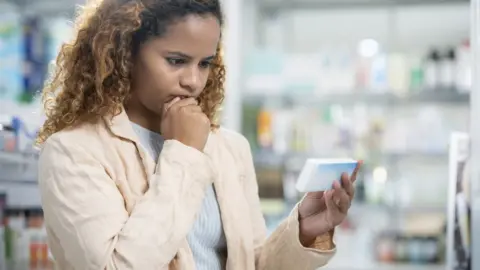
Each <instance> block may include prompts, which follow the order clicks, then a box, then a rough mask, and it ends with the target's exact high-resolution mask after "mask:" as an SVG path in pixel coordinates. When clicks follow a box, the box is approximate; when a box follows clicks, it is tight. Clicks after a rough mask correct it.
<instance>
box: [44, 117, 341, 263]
mask: <svg viewBox="0 0 480 270" xmlns="http://www.w3.org/2000/svg"><path fill="white" fill-rule="evenodd" d="M204 152H205V153H201V152H199V151H197V150H195V149H193V148H190V147H188V146H185V145H183V144H182V143H180V142H178V141H173V140H170V141H166V142H165V145H164V148H163V151H162V153H161V155H160V157H159V159H158V161H157V162H155V161H154V160H153V159H152V158H151V157H150V156H149V155H148V154H147V153H146V152H145V151H144V150H143V149H142V147H140V145H139V143H138V141H137V138H136V135H135V134H134V131H133V129H132V127H131V124H130V121H129V119H128V117H127V115H126V114H125V113H124V112H123V113H121V114H120V115H118V116H116V117H114V118H111V117H108V118H107V117H106V118H104V119H103V120H102V121H99V122H98V123H96V124H92V123H88V124H83V125H81V126H78V127H76V128H73V129H69V130H64V131H61V132H58V133H56V134H54V135H53V136H51V137H50V138H49V139H48V140H47V141H46V142H45V144H44V145H43V147H42V153H41V156H40V163H39V167H40V169H39V183H40V190H41V195H42V204H43V209H44V213H45V221H46V224H47V231H48V240H49V245H50V248H51V250H52V253H53V255H54V257H55V261H56V266H57V268H58V269H61V270H70V269H75V270H101V269H108V270H113V269H122V270H126V269H134V270H149V269H152V270H153V269H162V270H163V269H182V270H194V269H195V263H194V260H193V256H192V253H191V250H190V248H189V245H188V243H187V241H186V235H187V234H188V232H189V230H190V228H191V227H192V225H193V222H194V220H195V216H196V213H197V212H198V211H199V209H200V206H201V202H202V200H203V197H204V192H205V189H206V186H207V185H209V184H211V183H212V182H213V183H214V185H215V189H216V192H217V198H218V203H219V205H220V211H221V216H222V221H223V227H224V231H225V235H226V239H227V247H228V259H227V269H228V270H255V269H262V270H282V269H283V270H301V269H308V270H313V269H316V268H317V267H320V266H323V265H325V264H326V263H327V262H328V261H329V259H330V258H331V257H332V256H333V254H334V253H335V249H334V245H333V242H332V235H333V233H329V234H327V235H325V236H322V237H319V238H318V239H317V241H316V243H315V244H314V246H313V247H311V248H304V247H302V246H301V244H300V242H299V239H298V238H299V237H298V233H299V223H298V213H297V210H296V208H295V210H294V211H293V212H292V213H291V215H290V217H288V218H287V219H286V220H285V221H284V222H283V223H282V224H281V225H280V226H279V227H278V229H277V230H276V231H275V232H274V233H273V234H272V235H271V236H270V237H269V238H268V239H267V238H266V228H265V222H264V219H263V216H262V213H261V210H260V201H259V197H258V186H257V183H256V178H255V172H254V167H253V162H252V156H251V152H250V147H249V144H248V142H247V140H246V139H245V138H244V137H243V136H241V135H239V134H236V133H233V132H230V131H226V130H223V129H220V130H218V131H215V132H212V133H211V135H210V138H209V139H208V142H207V145H206V148H205V151H204Z"/></svg>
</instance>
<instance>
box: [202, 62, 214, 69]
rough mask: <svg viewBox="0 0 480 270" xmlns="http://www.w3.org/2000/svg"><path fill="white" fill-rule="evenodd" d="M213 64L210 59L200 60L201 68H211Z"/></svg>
mask: <svg viewBox="0 0 480 270" xmlns="http://www.w3.org/2000/svg"><path fill="white" fill-rule="evenodd" d="M211 65H212V62H210V61H202V62H200V67H201V68H209V67H210V66H211Z"/></svg>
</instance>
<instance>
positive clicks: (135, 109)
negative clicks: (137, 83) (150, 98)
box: [125, 99, 161, 134]
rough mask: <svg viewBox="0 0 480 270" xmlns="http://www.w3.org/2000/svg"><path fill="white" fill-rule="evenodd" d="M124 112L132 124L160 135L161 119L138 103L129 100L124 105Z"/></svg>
mask: <svg viewBox="0 0 480 270" xmlns="http://www.w3.org/2000/svg"><path fill="white" fill-rule="evenodd" d="M125 111H126V113H127V115H128V118H129V119H130V121H132V122H133V123H135V124H137V125H139V126H141V127H143V128H146V129H148V130H150V131H153V132H156V133H159V134H160V125H161V117H160V116H158V115H156V114H155V113H153V112H152V111H150V110H148V109H147V108H146V107H145V106H143V105H142V104H141V103H140V102H137V101H135V100H133V99H132V100H130V101H129V102H128V104H127V105H125Z"/></svg>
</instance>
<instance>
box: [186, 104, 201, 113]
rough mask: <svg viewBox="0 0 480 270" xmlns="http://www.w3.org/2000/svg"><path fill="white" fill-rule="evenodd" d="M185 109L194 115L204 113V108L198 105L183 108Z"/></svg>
mask: <svg viewBox="0 0 480 270" xmlns="http://www.w3.org/2000/svg"><path fill="white" fill-rule="evenodd" d="M183 108H185V109H186V110H187V111H189V112H192V113H203V112H202V108H200V106H198V105H194V104H190V105H186V106H183Z"/></svg>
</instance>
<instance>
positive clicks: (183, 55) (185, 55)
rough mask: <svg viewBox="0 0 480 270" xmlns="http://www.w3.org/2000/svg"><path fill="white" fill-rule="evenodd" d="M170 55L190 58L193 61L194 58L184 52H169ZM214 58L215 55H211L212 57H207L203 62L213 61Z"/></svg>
mask: <svg viewBox="0 0 480 270" xmlns="http://www.w3.org/2000/svg"><path fill="white" fill-rule="evenodd" d="M168 54H169V55H175V56H179V57H183V58H188V59H191V58H193V57H191V56H190V55H188V54H184V53H182V52H168ZM213 58H215V55H210V56H207V57H205V58H203V60H208V61H210V60H212V59H213Z"/></svg>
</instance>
